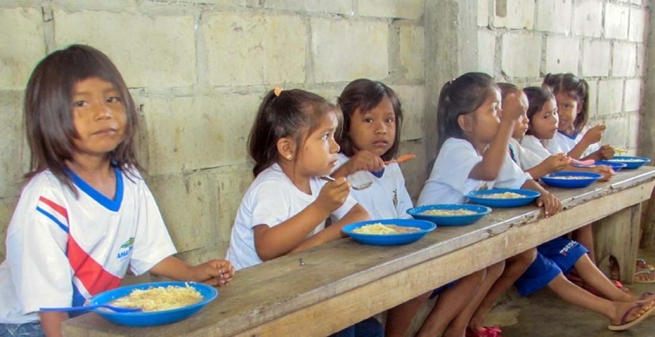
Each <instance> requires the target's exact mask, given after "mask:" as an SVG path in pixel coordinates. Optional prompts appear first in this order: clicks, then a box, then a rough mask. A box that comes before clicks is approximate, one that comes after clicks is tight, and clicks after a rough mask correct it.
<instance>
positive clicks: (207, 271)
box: [192, 260, 234, 287]
mask: <svg viewBox="0 0 655 337" xmlns="http://www.w3.org/2000/svg"><path fill="white" fill-rule="evenodd" d="M192 268H193V271H194V272H195V273H196V274H197V277H196V280H198V282H203V283H206V284H209V285H212V286H220V287H222V286H224V285H226V284H227V283H228V282H230V280H232V277H233V276H234V266H233V265H232V263H230V261H227V260H210V261H207V262H205V263H203V264H200V265H197V266H195V267H192Z"/></svg>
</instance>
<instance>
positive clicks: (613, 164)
mask: <svg viewBox="0 0 655 337" xmlns="http://www.w3.org/2000/svg"><path fill="white" fill-rule="evenodd" d="M595 164H596V165H606V166H609V167H611V168H612V170H614V172H619V171H621V169H623V168H625V167H626V166H628V164H626V163H620V162H618V161H608V160H596V162H595Z"/></svg>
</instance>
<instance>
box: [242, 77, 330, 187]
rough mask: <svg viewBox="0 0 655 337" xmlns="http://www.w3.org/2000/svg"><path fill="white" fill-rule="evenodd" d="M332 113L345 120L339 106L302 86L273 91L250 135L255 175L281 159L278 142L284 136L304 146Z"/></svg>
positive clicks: (261, 107) (265, 100)
mask: <svg viewBox="0 0 655 337" xmlns="http://www.w3.org/2000/svg"><path fill="white" fill-rule="evenodd" d="M330 112H335V113H336V115H337V119H338V120H339V122H341V111H340V110H339V108H338V107H337V106H336V105H334V104H332V103H329V102H328V101H326V100H325V99H324V98H323V97H321V96H319V95H316V94H314V93H311V92H308V91H304V90H300V89H293V90H283V91H281V92H280V93H279V96H278V95H276V94H275V92H274V90H271V91H269V92H268V93H267V94H266V96H264V100H263V101H262V103H261V104H260V105H259V110H258V111H257V116H256V117H255V123H254V124H253V125H252V129H251V130H250V136H248V148H249V150H250V156H251V157H252V159H253V160H254V161H255V167H254V168H253V169H252V173H253V174H254V175H255V177H256V176H257V175H258V174H260V173H261V172H262V171H264V170H265V169H266V168H268V167H269V166H271V165H272V164H273V163H275V162H276V161H277V156H278V150H277V141H278V140H279V139H280V138H282V137H291V138H293V140H294V141H295V143H296V149H298V148H300V147H301V145H302V144H303V143H304V141H305V140H306V139H307V137H308V136H309V135H310V134H311V133H312V132H314V131H315V130H316V129H317V128H318V127H319V126H320V125H321V123H322V122H323V119H324V118H325V116H326V115H327V114H328V113H330ZM303 134H304V135H305V137H304V138H303V137H302V136H303ZM296 158H297V157H296Z"/></svg>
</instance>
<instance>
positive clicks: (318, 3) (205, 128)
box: [0, 0, 427, 263]
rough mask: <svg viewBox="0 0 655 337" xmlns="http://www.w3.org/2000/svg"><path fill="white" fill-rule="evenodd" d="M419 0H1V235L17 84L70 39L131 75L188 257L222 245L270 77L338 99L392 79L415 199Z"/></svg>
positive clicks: (0, 255) (419, 165)
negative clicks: (347, 90)
mask: <svg viewBox="0 0 655 337" xmlns="http://www.w3.org/2000/svg"><path fill="white" fill-rule="evenodd" d="M424 8H425V3H424V0H404V1H395V0H384V1H380V0H359V1H352V0H331V1H327V0H311V1H304V0H170V1H168V0H118V1H102V0H33V1H13V0H0V31H1V32H2V34H0V64H2V66H1V67H0V134H1V135H2V136H1V137H2V142H0V144H1V145H0V149H1V151H0V236H1V237H2V238H3V240H4V238H5V231H6V227H7V225H8V223H9V219H10V217H11V214H12V212H13V209H14V207H15V203H16V201H17V199H18V196H19V192H20V187H21V184H22V180H21V175H22V174H23V173H24V172H25V171H26V170H27V166H28V161H29V152H28V150H27V147H26V144H25V140H24V139H23V138H24V133H23V129H22V128H23V126H22V96H23V90H24V87H25V84H26V82H27V79H28V77H29V75H30V73H31V71H32V69H33V68H34V66H35V65H36V63H37V62H38V61H39V60H40V59H42V58H43V57H44V56H45V55H47V54H48V53H49V52H51V51H54V50H56V49H59V48H62V47H65V46H66V45H69V44H72V43H83V44H90V45H92V46H94V47H96V48H98V49H100V50H102V51H103V52H105V53H106V54H108V55H109V57H110V58H111V59H112V60H113V61H114V62H115V63H116V65H117V67H118V68H119V70H120V71H121V73H122V74H123V76H124V78H125V80H126V82H127V83H128V85H129V86H130V89H131V92H132V94H133V96H134V98H135V100H136V102H137V106H139V107H140V109H141V111H140V112H141V114H142V117H143V120H144V123H143V125H144V130H143V133H142V142H140V145H139V146H140V153H139V155H140V159H141V161H142V163H143V164H144V165H145V167H146V169H147V173H146V177H147V180H148V183H149V186H150V188H151V190H152V191H153V193H154V195H155V198H156V200H157V202H158V204H159V207H160V209H161V211H162V213H163V216H164V219H165V220H166V222H167V224H168V228H169V231H170V233H171V235H172V236H173V240H174V242H175V244H176V246H177V248H178V250H179V251H180V252H181V254H180V255H181V256H182V257H183V258H184V259H187V260H189V261H190V262H194V263H195V262H200V261H203V260H206V259H208V258H216V257H223V256H224V254H225V251H226V249H227V244H228V240H229V234H230V229H231V226H232V221H233V219H234V215H235V213H236V209H237V207H238V205H239V203H240V201H241V197H242V195H243V193H244V192H245V190H246V189H247V187H248V186H249V184H250V181H251V180H252V174H251V168H252V163H251V162H250V161H249V159H248V156H247V151H246V141H247V138H248V132H249V130H250V126H251V123H252V120H253V119H254V115H255V113H256V110H257V107H258V105H259V103H260V101H261V98H262V97H263V95H264V93H265V92H267V91H268V90H270V89H272V88H273V87H275V86H280V87H283V88H287V89H291V88H303V89H307V90H310V91H314V92H317V93H319V94H321V95H324V96H325V97H327V98H328V99H330V100H333V101H334V99H335V97H336V96H337V95H338V94H339V93H340V92H341V90H342V89H343V87H344V86H345V85H346V84H347V83H348V82H349V81H350V80H353V79H356V78H360V77H367V78H371V79H376V80H381V81H383V82H385V83H387V84H389V85H390V86H391V87H393V88H394V89H396V90H397V92H398V94H399V95H400V98H401V101H402V103H403V106H404V111H405V114H406V119H405V124H404V127H403V130H402V138H403V143H402V146H401V151H402V152H410V151H411V152H414V153H417V154H419V158H420V159H417V160H414V161H412V162H410V163H407V164H404V166H403V169H404V171H405V176H406V178H407V180H408V187H409V190H410V193H411V194H412V195H413V196H417V195H418V193H419V192H420V188H421V187H422V184H423V181H424V180H425V179H426V170H425V167H426V160H425V159H424V157H425V156H424V155H422V154H423V152H424V151H425V146H424V142H423V138H424V137H425V132H424V129H423V120H424V117H425V114H426V111H425V110H426V109H425V105H426V104H425V101H426V99H427V98H426V89H425V65H424V63H425V37H424V36H425V34H426V32H425V27H424V23H423V22H424V19H423V16H424ZM4 254H5V247H4V241H3V242H2V243H0V260H1V259H4Z"/></svg>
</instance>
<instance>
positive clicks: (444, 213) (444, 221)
mask: <svg viewBox="0 0 655 337" xmlns="http://www.w3.org/2000/svg"><path fill="white" fill-rule="evenodd" d="M489 213H491V208H489V207H486V206H481V205H473V204H443V205H425V206H418V207H414V208H410V209H408V210H407V214H409V215H411V216H412V217H413V218H414V219H418V220H427V221H431V222H434V223H435V224H436V225H438V226H465V225H470V224H472V223H474V222H476V221H478V220H480V219H482V217H483V216H485V215H487V214H489Z"/></svg>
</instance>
